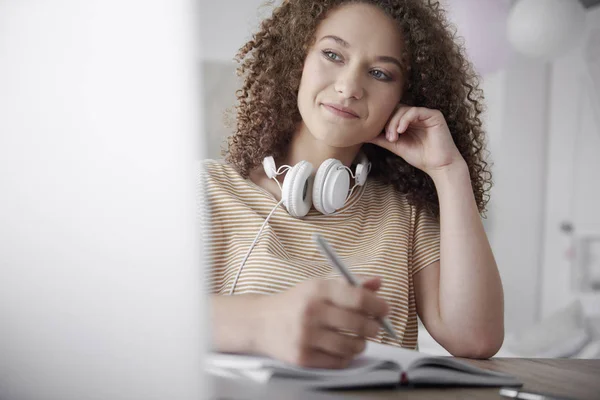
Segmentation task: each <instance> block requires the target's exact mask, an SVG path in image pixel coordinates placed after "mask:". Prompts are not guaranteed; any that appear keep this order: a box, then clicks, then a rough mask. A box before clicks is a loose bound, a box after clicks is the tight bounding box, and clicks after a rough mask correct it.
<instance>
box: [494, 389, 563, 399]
mask: <svg viewBox="0 0 600 400" xmlns="http://www.w3.org/2000/svg"><path fill="white" fill-rule="evenodd" d="M500 396H503V397H509V398H511V399H522V400H572V399H570V398H568V397H559V396H554V395H551V394H545V393H535V392H525V391H523V390H518V389H514V388H501V389H500Z"/></svg>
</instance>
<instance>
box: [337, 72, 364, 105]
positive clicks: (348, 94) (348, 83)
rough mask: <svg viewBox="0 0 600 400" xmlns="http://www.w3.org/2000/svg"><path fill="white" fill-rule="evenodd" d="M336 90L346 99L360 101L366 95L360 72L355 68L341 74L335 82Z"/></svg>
mask: <svg viewBox="0 0 600 400" xmlns="http://www.w3.org/2000/svg"><path fill="white" fill-rule="evenodd" d="M335 90H336V92H338V93H339V94H341V95H342V96H344V98H354V99H356V100H359V99H360V98H362V97H363V95H364V88H363V86H362V82H361V77H360V74H359V72H358V71H357V70H356V69H353V68H346V70H345V71H343V72H341V73H340V75H339V76H338V78H337V80H336V82H335Z"/></svg>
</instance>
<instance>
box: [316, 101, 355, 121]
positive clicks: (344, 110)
mask: <svg viewBox="0 0 600 400" xmlns="http://www.w3.org/2000/svg"><path fill="white" fill-rule="evenodd" d="M323 107H325V108H326V109H327V111H329V112H330V113H332V114H334V115H337V116H338V117H342V118H348V119H354V118H358V114H357V113H356V112H354V111H353V110H352V109H350V108H348V107H344V106H341V105H339V104H332V103H323Z"/></svg>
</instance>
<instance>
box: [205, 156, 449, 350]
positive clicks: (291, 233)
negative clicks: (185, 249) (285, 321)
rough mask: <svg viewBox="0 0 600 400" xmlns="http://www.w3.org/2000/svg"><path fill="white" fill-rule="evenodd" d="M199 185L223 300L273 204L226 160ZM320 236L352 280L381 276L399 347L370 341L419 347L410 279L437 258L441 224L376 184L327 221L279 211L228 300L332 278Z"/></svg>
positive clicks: (208, 166)
mask: <svg viewBox="0 0 600 400" xmlns="http://www.w3.org/2000/svg"><path fill="white" fill-rule="evenodd" d="M203 164H204V170H203V175H204V179H203V181H204V182H203V185H204V196H206V200H207V204H208V209H209V218H208V219H209V224H210V230H209V232H210V235H211V237H210V238H209V240H210V241H211V244H210V250H209V254H210V278H211V280H210V287H211V288H210V290H211V292H212V293H213V294H221V295H227V294H229V291H230V289H231V285H232V284H233V281H234V279H235V276H236V274H237V272H238V268H239V266H240V263H241V261H242V260H243V258H244V256H245V255H246V253H247V251H248V249H249V247H250V245H251V244H252V242H253V241H254V238H255V237H256V234H257V233H258V231H259V230H260V227H261V226H262V224H263V222H264V221H265V219H266V217H267V216H268V215H269V213H270V212H271V210H272V209H273V207H275V205H276V204H277V203H278V201H277V200H276V199H275V198H274V197H273V195H271V194H270V193H269V192H267V191H266V190H265V189H263V188H261V187H259V186H258V185H256V184H254V183H253V182H252V181H251V180H249V179H244V178H242V176H241V175H239V173H238V172H237V171H236V170H235V169H234V168H233V167H232V166H231V165H228V164H225V163H224V162H218V161H212V160H208V161H205V162H204V163H203ZM315 232H318V233H320V234H321V235H323V236H324V237H325V238H326V239H327V240H328V241H329V243H330V244H331V246H332V247H333V248H334V249H335V251H336V252H337V253H338V255H339V256H340V257H341V258H342V259H343V261H344V262H345V263H346V265H347V266H348V267H349V269H350V270H351V271H352V272H353V273H354V274H356V275H371V276H379V277H381V278H382V287H381V289H380V290H379V291H378V295H379V296H381V297H382V298H384V299H385V300H386V301H387V302H388V303H389V305H390V314H389V318H390V320H391V322H392V324H393V325H394V329H395V330H396V333H397V334H398V335H399V336H400V338H401V342H400V343H397V342H396V341H395V340H394V339H392V338H391V337H389V336H388V335H387V334H386V333H385V331H384V330H383V329H382V330H381V331H380V333H379V335H378V336H377V337H376V338H370V339H371V340H374V341H378V342H382V343H387V344H393V345H401V346H402V347H406V348H411V349H415V348H416V347H417V312H416V305H415V295H414V286H413V276H414V274H416V273H417V272H418V271H420V270H421V269H423V268H425V267H426V266H427V265H429V264H431V263H432V262H435V261H437V260H439V253H440V251H439V232H440V229H439V223H438V222H437V221H436V219H435V218H434V217H432V216H431V215H430V214H428V213H426V212H425V211H424V210H420V209H417V208H415V207H413V206H411V205H410V204H409V203H408V201H407V200H406V197H405V196H403V195H402V194H400V193H399V192H398V191H396V190H395V189H394V188H393V187H392V186H391V185H385V184H383V183H381V182H379V181H377V180H375V179H368V180H367V182H366V184H365V185H364V186H362V187H358V188H357V189H355V190H354V192H353V193H352V195H351V197H350V198H349V199H348V201H347V202H346V204H345V206H344V207H343V208H342V209H340V210H338V211H337V212H336V213H335V214H333V215H328V216H326V215H323V214H321V213H319V212H318V211H317V210H315V209H314V208H312V209H311V210H310V212H309V213H308V215H307V216H305V217H304V218H302V219H298V218H294V217H292V216H290V215H289V214H288V213H287V211H286V210H285V208H284V206H283V205H281V206H279V207H278V208H277V209H276V211H275V212H274V213H273V215H272V216H271V218H270V220H269V222H268V223H267V225H266V226H265V228H264V230H263V232H262V234H261V236H260V238H259V239H258V242H257V244H256V247H254V250H253V251H252V253H251V255H250V257H249V258H248V260H247V261H246V263H245V265H244V267H243V269H242V273H241V275H240V277H239V280H238V282H237V284H236V286H235V291H234V294H244V293H254V294H273V293H277V292H281V291H283V290H286V289H289V288H291V287H293V286H295V285H296V284H298V283H299V282H302V281H304V280H307V279H311V278H332V277H337V276H338V274H337V273H336V272H335V271H333V270H332V268H331V266H330V265H329V263H328V262H327V260H326V259H325V258H324V257H323V256H322V255H321V253H320V252H319V250H318V249H317V246H316V245H315V243H314V242H313V240H312V235H313V233H315Z"/></svg>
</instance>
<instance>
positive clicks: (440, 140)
mask: <svg viewBox="0 0 600 400" xmlns="http://www.w3.org/2000/svg"><path fill="white" fill-rule="evenodd" d="M369 143H373V144H375V145H377V146H381V147H383V148H384V149H387V150H389V151H391V152H392V153H394V154H396V155H397V156H399V157H402V158H403V159H404V160H405V161H406V162H408V163H409V164H410V165H412V166H413V167H415V168H418V169H420V170H422V171H423V172H425V173H427V174H428V175H430V176H431V175H432V174H434V173H435V172H438V171H440V170H443V169H444V168H446V167H450V166H452V165H455V164H456V163H464V159H463V157H462V156H461V154H460V152H459V151H458V148H457V147H456V145H455V144H454V140H452V135H451V134H450V130H449V129H448V125H447V124H446V120H445V118H444V116H443V115H442V113H441V112H440V111H438V110H431V109H429V108H423V107H411V106H406V105H403V104H401V105H400V106H399V107H398V108H397V109H396V112H395V113H394V114H393V115H392V117H391V118H390V119H389V121H388V123H387V124H386V126H385V131H384V132H383V133H382V134H381V135H379V136H378V137H376V138H375V139H373V140H371V141H370V142H369Z"/></svg>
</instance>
